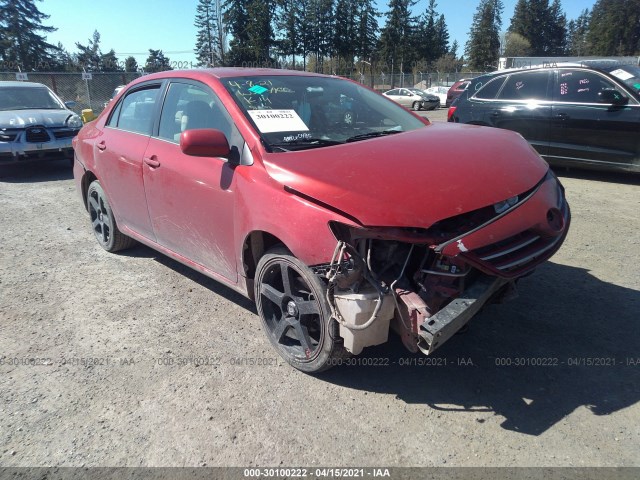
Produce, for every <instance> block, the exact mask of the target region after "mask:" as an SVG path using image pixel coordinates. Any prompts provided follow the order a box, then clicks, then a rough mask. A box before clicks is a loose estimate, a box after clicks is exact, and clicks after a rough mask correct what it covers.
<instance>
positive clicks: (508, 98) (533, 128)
mask: <svg viewBox="0 0 640 480" xmlns="http://www.w3.org/2000/svg"><path fill="white" fill-rule="evenodd" d="M552 78H553V71H552V70H535V71H526V72H518V73H513V74H511V75H509V77H508V78H507V79H506V81H505V82H504V84H503V85H502V88H501V90H500V91H499V92H498V94H497V96H496V99H495V101H490V102H487V103H486V104H485V105H484V111H483V113H484V115H483V121H484V123H487V124H488V125H491V126H492V127H498V128H506V129H508V130H513V131H514V132H518V133H519V134H520V135H522V136H523V137H524V138H525V139H526V140H527V141H528V142H529V143H530V144H531V145H532V146H533V147H534V148H535V149H536V150H537V151H538V153H539V154H541V155H545V154H546V153H547V151H548V148H549V129H550V126H549V124H550V121H551V85H552ZM476 97H478V95H476Z"/></svg>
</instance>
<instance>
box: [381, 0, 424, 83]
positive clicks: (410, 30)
mask: <svg viewBox="0 0 640 480" xmlns="http://www.w3.org/2000/svg"><path fill="white" fill-rule="evenodd" d="M414 5H415V1H414V0H389V11H388V12H387V13H386V14H385V16H386V17H387V21H386V23H385V26H384V27H383V28H382V31H381V33H380V46H379V52H380V55H381V60H382V61H383V62H387V66H388V68H389V69H390V73H391V74H392V75H393V74H394V73H396V72H399V71H400V69H401V68H402V69H404V65H410V64H411V62H412V61H413V60H414V59H415V58H416V56H417V55H416V51H415V43H414V39H415V37H414V32H415V30H416V29H417V25H416V19H415V18H414V17H413V16H412V15H411V7H413V6H414ZM392 85H395V84H394V80H393V79H392Z"/></svg>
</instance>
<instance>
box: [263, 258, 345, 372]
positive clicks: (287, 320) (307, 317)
mask: <svg viewBox="0 0 640 480" xmlns="http://www.w3.org/2000/svg"><path fill="white" fill-rule="evenodd" d="M255 298H256V304H257V307H258V313H259V314H260V319H261V320H262V326H263V328H264V331H265V333H266V334H267V337H268V338H269V341H270V342H271V344H272V345H273V346H274V348H275V349H276V350H277V352H278V353H279V354H280V356H281V357H282V358H283V359H284V360H286V361H287V363H289V364H290V365H292V366H293V367H294V368H297V369H298V370H301V371H303V372H306V373H318V372H322V371H324V370H327V369H329V368H331V367H332V366H334V365H335V364H336V363H337V361H338V359H340V358H342V357H343V356H345V355H347V352H346V350H345V349H344V346H343V344H342V340H341V339H340V337H339V334H338V330H339V328H338V323H337V322H336V321H335V320H333V319H331V313H330V309H329V305H328V304H327V300H326V286H325V285H324V284H323V283H322V282H321V280H320V279H319V278H318V276H317V275H315V274H314V273H313V272H312V271H311V269H310V268H309V267H307V266H306V265H305V264H304V263H302V262H301V261H300V260H298V259H297V258H296V257H294V256H293V255H291V253H290V252H289V251H288V250H286V249H285V248H283V247H276V248H274V249H271V250H269V251H268V252H267V253H266V254H265V255H264V256H263V257H262V258H261V259H260V261H259V262H258V266H257V272H256V282H255Z"/></svg>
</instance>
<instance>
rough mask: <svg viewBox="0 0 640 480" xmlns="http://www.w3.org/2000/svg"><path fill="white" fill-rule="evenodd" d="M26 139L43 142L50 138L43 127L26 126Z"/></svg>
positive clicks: (32, 141) (31, 141) (30, 141)
mask: <svg viewBox="0 0 640 480" xmlns="http://www.w3.org/2000/svg"><path fill="white" fill-rule="evenodd" d="M26 140H27V142H29V143H45V142H48V141H50V140H51V139H50V138H49V134H48V133H47V131H46V130H45V129H44V127H31V128H27V134H26Z"/></svg>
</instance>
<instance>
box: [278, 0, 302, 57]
mask: <svg viewBox="0 0 640 480" xmlns="http://www.w3.org/2000/svg"><path fill="white" fill-rule="evenodd" d="M301 15H302V11H301V8H300V2H299V1H298V0H278V1H277V3H276V15H275V25H276V40H275V45H276V48H277V49H278V51H279V53H280V54H281V55H284V56H285V57H287V56H291V65H292V68H294V69H295V68H296V55H298V54H300V53H301V51H302V46H301V43H300V39H301V36H302V35H301V32H300V24H301V18H300V17H301Z"/></svg>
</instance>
